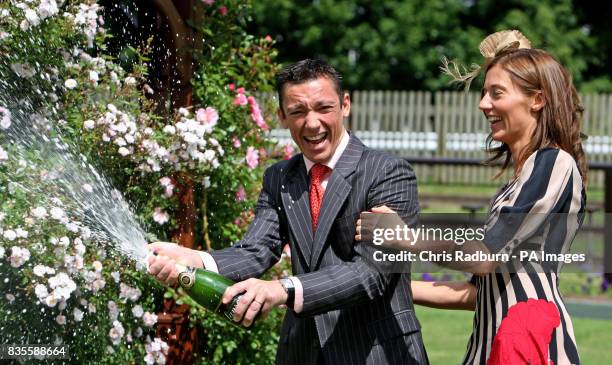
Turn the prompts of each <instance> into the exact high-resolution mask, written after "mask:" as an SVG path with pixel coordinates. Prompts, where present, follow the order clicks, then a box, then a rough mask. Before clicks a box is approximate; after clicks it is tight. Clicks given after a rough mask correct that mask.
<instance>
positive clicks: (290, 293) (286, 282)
mask: <svg viewBox="0 0 612 365" xmlns="http://www.w3.org/2000/svg"><path fill="white" fill-rule="evenodd" d="M279 281H280V284H281V285H282V286H283V289H285V293H287V302H285V304H286V305H287V307H288V308H291V309H293V304H294V303H295V286H294V285H293V281H291V279H289V278H282V279H280V280H279Z"/></svg>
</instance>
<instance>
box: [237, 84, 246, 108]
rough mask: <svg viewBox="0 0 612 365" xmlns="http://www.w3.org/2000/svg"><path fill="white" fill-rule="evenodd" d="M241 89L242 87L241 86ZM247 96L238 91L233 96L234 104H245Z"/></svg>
mask: <svg viewBox="0 0 612 365" xmlns="http://www.w3.org/2000/svg"><path fill="white" fill-rule="evenodd" d="M241 89H242V88H241ZM247 104H248V100H247V97H246V96H245V95H244V94H243V93H238V95H236V97H235V98H234V105H247Z"/></svg>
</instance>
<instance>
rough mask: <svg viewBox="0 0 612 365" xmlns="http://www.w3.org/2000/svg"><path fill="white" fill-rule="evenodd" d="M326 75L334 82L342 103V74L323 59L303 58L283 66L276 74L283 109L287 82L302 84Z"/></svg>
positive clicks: (277, 88) (277, 90)
mask: <svg viewBox="0 0 612 365" xmlns="http://www.w3.org/2000/svg"><path fill="white" fill-rule="evenodd" d="M319 77H326V78H328V79H329V80H330V81H331V82H333V84H334V88H335V89H336V93H337V94H338V98H339V99H340V104H342V96H343V95H344V90H343V89H342V76H340V74H339V73H338V71H336V69H335V68H333V67H332V66H331V65H330V64H328V63H327V62H325V61H323V60H318V59H314V60H313V59H310V58H307V59H305V60H301V61H298V62H295V63H292V64H290V65H287V66H285V67H283V69H282V70H281V71H280V72H279V73H278V74H277V75H276V92H277V93H278V105H280V108H281V111H282V109H283V88H284V87H285V85H287V84H301V83H303V82H306V81H311V80H315V79H318V78H319Z"/></svg>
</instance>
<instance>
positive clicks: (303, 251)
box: [281, 154, 313, 263]
mask: <svg viewBox="0 0 612 365" xmlns="http://www.w3.org/2000/svg"><path fill="white" fill-rule="evenodd" d="M287 169H288V172H287V174H286V175H285V176H284V178H283V180H281V196H282V201H283V207H284V209H285V214H286V216H287V221H288V223H289V227H290V228H291V231H292V232H293V234H294V235H295V238H296V240H297V242H296V246H297V247H298V251H300V252H299V254H300V255H302V260H303V262H304V263H308V262H309V261H310V256H311V253H312V240H313V234H312V218H311V216H310V200H309V197H308V176H307V175H306V167H305V166H304V160H303V159H302V155H301V154H299V155H297V156H295V157H294V158H293V160H292V161H291V163H290V164H288V166H287Z"/></svg>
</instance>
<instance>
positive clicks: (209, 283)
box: [176, 264, 244, 328]
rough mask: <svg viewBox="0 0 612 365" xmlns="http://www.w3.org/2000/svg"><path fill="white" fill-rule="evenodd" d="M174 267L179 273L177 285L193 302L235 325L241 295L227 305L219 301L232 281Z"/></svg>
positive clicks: (212, 274) (204, 271) (206, 273)
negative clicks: (235, 315)
mask: <svg viewBox="0 0 612 365" xmlns="http://www.w3.org/2000/svg"><path fill="white" fill-rule="evenodd" d="M176 267H177V269H178V271H179V275H178V283H179V285H180V286H181V287H182V288H183V289H184V290H185V291H186V292H187V294H189V296H190V297H191V298H193V300H195V301H196V302H197V303H198V304H200V305H201V306H202V307H204V308H206V309H208V310H210V311H212V312H213V313H216V314H218V315H220V316H221V317H222V318H224V319H226V320H228V321H230V322H231V323H232V324H234V325H236V324H237V323H236V322H234V310H235V308H236V305H237V304H238V301H239V300H240V298H241V297H242V294H238V295H236V296H235V297H234V298H233V299H232V300H231V302H229V303H228V304H227V305H225V304H223V302H222V301H221V298H222V297H223V293H224V292H225V289H227V288H228V287H230V286H232V285H234V282H233V281H232V280H230V279H228V278H226V277H225V276H223V275H219V274H217V273H215V272H212V271H208V270H204V269H194V268H191V267H186V266H183V265H180V264H177V265H176ZM241 328H244V327H241Z"/></svg>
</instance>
